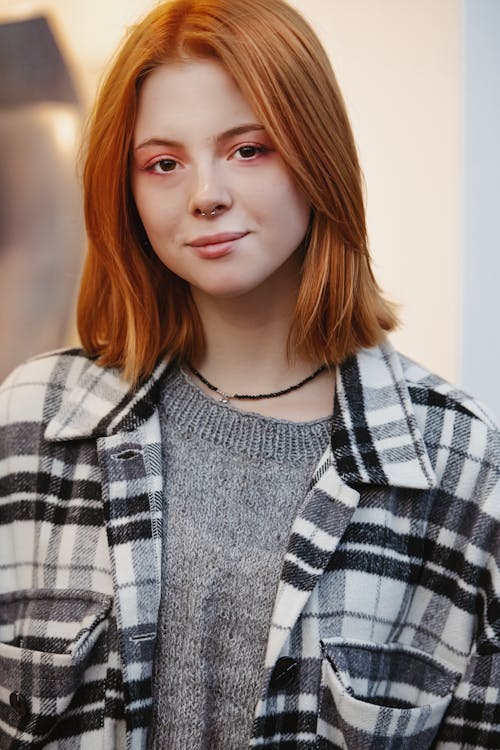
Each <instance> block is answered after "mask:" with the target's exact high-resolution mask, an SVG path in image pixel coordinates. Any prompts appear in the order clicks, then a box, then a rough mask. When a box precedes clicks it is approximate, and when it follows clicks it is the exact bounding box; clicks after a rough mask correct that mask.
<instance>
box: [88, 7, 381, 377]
mask: <svg viewBox="0 0 500 750" xmlns="http://www.w3.org/2000/svg"><path fill="white" fill-rule="evenodd" d="M193 57H194V58H202V59H203V58H207V57H209V58H215V59H217V60H218V61H219V62H220V63H221V64H222V65H223V66H224V67H225V69H226V70H227V71H228V72H229V73H230V74H231V75H232V76H233V78H234V80H235V81H236V83H237V85H238V86H239V88H240V90H241V92H242V93H243V95H244V96H245V98H246V99H247V101H248V102H249V104H250V105H251V106H252V107H253V109H254V111H255V114H256V116H257V117H258V118H259V119H260V120H261V122H262V124H263V125H264V127H265V128H266V130H267V132H268V133H269V136H270V137H271V139H272V140H273V141H274V144H275V146H276V148H277V149H278V151H279V153H280V154H281V156H282V158H283V160H284V162H285V163H286V164H287V166H288V168H289V169H290V171H291V174H292V175H293V177H294V178H295V180H296V183H297V185H298V187H299V189H301V190H302V191H303V193H304V194H305V195H306V196H307V198H308V199H309V202H310V205H311V222H310V225H309V229H308V232H307V235H306V237H305V240H304V256H303V263H302V275H301V283H300V288H299V293H298V296H297V302H296V308H295V313H294V316H293V320H292V323H291V327H290V333H289V340H288V351H289V355H290V356H291V357H292V358H293V356H294V355H297V354H300V355H301V356H304V357H307V358H308V359H310V360H311V361H313V362H314V363H316V362H325V363H334V364H335V363H340V362H341V361H342V360H344V359H345V358H346V357H347V356H349V355H351V354H354V353H355V352H356V351H357V350H358V349H359V348H361V347H366V346H373V345H375V344H377V343H379V342H380V341H381V340H382V339H383V337H384V332H385V331H389V330H391V329H392V328H394V326H395V325H396V316H395V313H394V310H393V308H392V306H391V305H390V304H389V303H388V302H387V301H385V300H384V298H383V297H382V295H381V293H380V289H379V288H378V286H377V284H376V282H375V279H374V276H373V273H372V270H371V266H370V258H369V252H368V244H367V236H366V225H365V211H364V204H363V191H362V177H361V171H360V167H359V162H358V157H357V153H356V147H355V144H354V139H353V135H352V132H351V128H350V125H349V120H348V117H347V113H346V108H345V105H344V102H343V99H342V94H341V92H340V89H339V87H338V84H337V81H336V79H335V75H334V73H333V71H332V68H331V65H330V62H329V60H328V57H327V55H326V53H325V51H324V49H323V48H322V46H321V44H320V42H319V40H318V38H317V37H316V35H315V34H314V32H313V31H312V29H311V28H310V27H309V25H308V24H307V23H306V21H305V20H304V19H303V18H302V17H301V15H300V14H299V13H298V12H297V11H295V10H294V9H293V8H291V7H290V6H288V5H287V4H286V3H285V2H283V1H282V0H172V1H171V2H166V3H162V4H161V5H159V6H158V7H157V8H155V9H154V10H153V11H152V12H151V13H149V15H147V16H146V18H145V19H144V20H143V21H142V22H141V23H139V24H138V25H137V26H135V27H134V28H132V29H131V31H130V32H129V34H128V36H127V38H126V39H125V41H124V43H123V45H122V47H121V48H120V49H119V51H118V53H117V55H116V57H115V59H114V63H113V65H112V66H111V69H110V71H109V73H108V75H107V77H106V79H105V80H104V82H103V85H102V87H101V90H100V93H99V96H98V99H97V102H96V105H95V108H94V111H93V114H92V117H91V120H90V125H89V131H88V139H87V150H86V157H85V163H84V172H83V183H84V205H85V219H86V226H87V234H88V253H87V258H86V262H85V266H84V271H83V278H82V282H81V287H80V295H79V300H78V330H79V333H80V337H81V340H82V344H83V346H84V348H85V349H86V350H87V351H88V352H89V353H90V354H92V355H94V356H96V357H97V361H98V363H99V364H102V365H103V366H117V367H120V368H121V369H122V370H123V374H124V376H125V377H126V378H128V379H129V380H131V381H132V382H134V383H137V381H139V380H140V379H142V378H144V377H147V376H148V375H149V374H150V373H151V372H152V370H153V368H154V366H155V363H156V362H157V360H158V359H159V357H161V356H170V357H175V358H179V359H180V360H181V361H187V362H191V363H192V364H195V363H196V361H197V360H198V359H199V358H200V356H201V355H202V353H203V347H204V338H203V331H202V326H201V321H200V320H199V317H198V314H197V311H196V308H195V306H194V303H193V301H192V298H191V295H190V292H189V288H188V286H187V284H186V283H185V282H184V281H183V280H182V279H180V278H179V277H177V276H175V275H174V274H173V273H172V272H170V271H169V270H168V269H167V268H166V267H165V266H164V265H163V264H162V263H161V261H160V260H159V259H158V258H157V256H156V255H155V253H154V252H152V251H151V248H150V247H148V243H147V238H146V236H145V233H144V229H143V227H142V224H141V222H140V219H139V216H138V213H137V210H136V207H135V204H134V200H133V197H132V192H131V187H130V179H129V161H130V150H131V144H132V137H133V131H134V126H135V120H136V113H137V107H138V97H139V93H140V90H141V84H142V82H143V81H144V79H145V78H146V77H147V76H148V74H149V73H150V72H151V71H152V70H154V69H155V68H156V67H157V66H159V65H162V64H165V63H169V62H177V61H179V60H180V59H181V60H182V59H186V58H193Z"/></svg>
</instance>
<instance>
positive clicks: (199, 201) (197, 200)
mask: <svg viewBox="0 0 500 750" xmlns="http://www.w3.org/2000/svg"><path fill="white" fill-rule="evenodd" d="M231 205H232V198H231V194H230V191H229V188H228V186H227V184H226V183H225V180H224V175H223V168H221V167H220V166H218V165H217V164H205V165H203V166H199V167H198V168H197V169H196V174H195V179H194V184H193V189H192V192H191V196H190V200H189V211H190V213H192V214H193V215H194V216H196V217H207V218H213V217H214V216H217V215H220V214H222V213H224V212H225V211H227V210H228V209H229V208H230V207H231Z"/></svg>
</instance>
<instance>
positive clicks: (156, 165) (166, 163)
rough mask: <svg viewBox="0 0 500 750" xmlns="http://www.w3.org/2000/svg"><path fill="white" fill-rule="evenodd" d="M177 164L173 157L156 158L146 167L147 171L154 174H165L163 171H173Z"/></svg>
mask: <svg viewBox="0 0 500 750" xmlns="http://www.w3.org/2000/svg"><path fill="white" fill-rule="evenodd" d="M176 166H177V162H176V161H174V160H173V159H158V161H155V162H153V164H150V165H149V167H148V171H149V172H154V173H155V174H165V172H173V171H174V170H175V168H176Z"/></svg>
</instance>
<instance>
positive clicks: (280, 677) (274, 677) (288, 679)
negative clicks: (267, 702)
mask: <svg viewBox="0 0 500 750" xmlns="http://www.w3.org/2000/svg"><path fill="white" fill-rule="evenodd" d="M298 672H299V665H298V664H297V662H296V660H295V659H292V658H291V657H290V656H282V657H281V658H280V659H278V661H277V662H276V665H275V667H274V669H273V672H272V674H271V680H270V682H269V686H270V687H271V689H272V690H286V688H289V687H291V686H292V685H293V683H294V682H295V680H296V678H297V674H298Z"/></svg>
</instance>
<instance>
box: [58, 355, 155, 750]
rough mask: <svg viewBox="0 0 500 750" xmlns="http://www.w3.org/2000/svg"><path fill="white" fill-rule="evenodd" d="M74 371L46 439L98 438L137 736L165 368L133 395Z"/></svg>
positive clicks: (145, 683) (147, 683) (145, 669)
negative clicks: (159, 407) (160, 406)
mask: <svg viewBox="0 0 500 750" xmlns="http://www.w3.org/2000/svg"><path fill="white" fill-rule="evenodd" d="M72 368H73V369H72V370H71V371H70V373H69V377H68V378H67V381H66V383H67V385H66V388H67V390H66V391H65V392H64V393H63V397H62V400H61V404H60V407H59V409H58V412H57V414H55V416H54V417H53V418H52V420H51V421H50V422H49V424H48V426H47V429H46V432H45V438H46V439H47V440H49V441H53V442H57V441H67V440H76V439H82V438H94V439H95V440H96V445H97V457H98V462H99V470H100V472H101V477H102V482H101V485H102V499H103V506H104V512H105V518H106V531H107V538H108V547H109V554H110V559H111V565H112V574H113V588H114V609H115V615H116V620H117V624H118V635H119V641H120V652H121V657H122V669H123V687H124V692H125V698H126V701H125V702H126V719H127V725H128V727H129V729H130V730H134V731H135V732H138V733H139V734H141V733H143V732H145V731H146V730H147V727H148V726H149V723H150V718H151V717H150V714H151V706H152V697H151V678H152V665H153V653H154V644H155V639H156V627H157V620H158V608H159V604H160V594H161V546H162V528H161V527H162V506H163V471H162V449H161V430H160V421H159V416H158V409H157V404H158V400H159V398H160V392H161V386H162V381H163V375H164V374H165V372H166V365H165V364H164V363H162V364H161V365H160V366H159V367H157V368H156V370H155V372H154V373H153V375H152V376H151V378H149V379H148V380H147V381H146V383H144V385H143V386H142V387H141V388H139V389H137V390H136V391H134V390H131V389H130V386H129V385H128V384H127V383H125V382H124V381H123V380H122V379H121V378H120V376H119V373H118V372H115V371H113V370H109V369H108V370H104V369H103V368H101V367H97V366H96V365H94V364H93V363H91V362H89V361H88V360H85V359H83V358H78V359H77V360H76V362H75V364H74V365H72ZM141 736H142V735H141ZM141 742H142V740H141ZM139 744H141V743H139Z"/></svg>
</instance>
